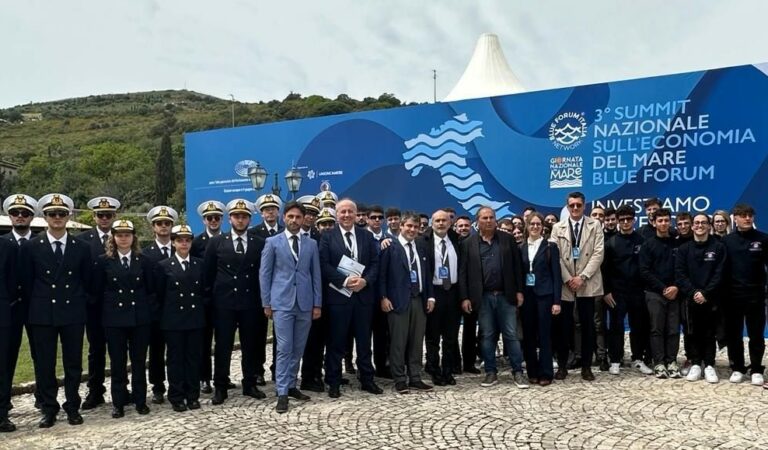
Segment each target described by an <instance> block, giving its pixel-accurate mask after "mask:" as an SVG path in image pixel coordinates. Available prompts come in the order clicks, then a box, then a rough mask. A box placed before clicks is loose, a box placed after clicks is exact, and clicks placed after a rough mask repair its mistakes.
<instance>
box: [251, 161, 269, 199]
mask: <svg viewBox="0 0 768 450" xmlns="http://www.w3.org/2000/svg"><path fill="white" fill-rule="evenodd" d="M248 178H250V179H251V186H253V190H254V191H256V192H259V191H260V190H262V189H264V183H266V181H267V171H266V169H264V168H263V167H261V164H259V163H258V162H256V165H255V166H251V167H250V168H249V169H248Z"/></svg>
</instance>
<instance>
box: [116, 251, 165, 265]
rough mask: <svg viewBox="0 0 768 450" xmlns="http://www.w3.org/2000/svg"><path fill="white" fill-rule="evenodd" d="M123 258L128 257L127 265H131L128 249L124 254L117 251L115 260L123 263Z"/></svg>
mask: <svg viewBox="0 0 768 450" xmlns="http://www.w3.org/2000/svg"><path fill="white" fill-rule="evenodd" d="M161 251H162V250H161ZM123 258H128V267H131V251H130V250H128V253H126V254H122V253H120V252H119V251H118V252H117V261H118V262H119V263H120V264H123Z"/></svg>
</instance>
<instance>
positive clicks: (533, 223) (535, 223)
mask: <svg viewBox="0 0 768 450" xmlns="http://www.w3.org/2000/svg"><path fill="white" fill-rule="evenodd" d="M528 226H529V227H540V226H541V224H540V223H539V222H531V223H529V224H528Z"/></svg>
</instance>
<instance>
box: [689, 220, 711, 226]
mask: <svg viewBox="0 0 768 450" xmlns="http://www.w3.org/2000/svg"><path fill="white" fill-rule="evenodd" d="M704 225H709V222H707V221H706V220H694V221H693V226H694V227H700V226H704Z"/></svg>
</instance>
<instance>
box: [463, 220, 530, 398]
mask: <svg viewBox="0 0 768 450" xmlns="http://www.w3.org/2000/svg"><path fill="white" fill-rule="evenodd" d="M477 222H478V233H477V234H473V235H470V236H469V237H468V238H466V239H464V240H463V241H462V243H461V252H460V255H459V298H461V299H462V304H461V307H462V309H463V310H464V312H465V313H467V314H469V313H471V312H472V311H473V310H478V319H479V322H480V330H481V336H480V338H481V342H480V348H481V350H482V354H483V361H484V368H485V379H484V381H483V382H482V384H481V386H483V387H487V386H493V385H495V384H496V383H497V382H498V377H497V374H496V372H497V371H496V343H497V342H498V336H499V333H501V335H502V339H503V340H504V348H505V349H506V352H507V355H508V356H509V362H510V365H511V366H512V372H513V379H514V383H515V385H516V386H517V387H519V388H521V389H524V388H527V387H528V380H527V377H526V376H525V375H524V374H523V368H522V363H523V352H522V349H521V348H520V340H519V339H518V337H517V308H518V307H519V306H521V305H522V304H523V281H522V278H523V268H522V262H521V256H520V250H519V249H518V248H517V245H516V244H515V242H514V239H513V238H512V236H510V235H508V234H506V233H504V232H503V231H499V230H497V229H496V212H495V211H494V210H493V209H492V208H490V207H487V206H484V207H481V208H480V209H479V210H478V212H477ZM479 274H482V275H481V276H478V275H479Z"/></svg>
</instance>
